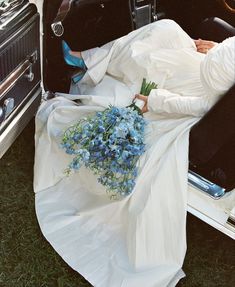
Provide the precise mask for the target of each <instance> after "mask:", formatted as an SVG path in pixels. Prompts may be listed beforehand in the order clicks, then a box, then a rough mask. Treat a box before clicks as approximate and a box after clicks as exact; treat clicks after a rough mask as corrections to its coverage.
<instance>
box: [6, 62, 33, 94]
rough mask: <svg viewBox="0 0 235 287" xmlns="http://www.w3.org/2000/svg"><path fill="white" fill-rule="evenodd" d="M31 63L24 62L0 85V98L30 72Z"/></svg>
mask: <svg viewBox="0 0 235 287" xmlns="http://www.w3.org/2000/svg"><path fill="white" fill-rule="evenodd" d="M31 66H32V63H31V62H30V61H29V60H26V61H24V62H23V63H22V64H21V65H20V66H19V67H18V68H16V70H15V71H14V72H12V73H11V75H10V76H9V77H8V78H7V79H6V80H5V81H3V83H2V84H1V85H0V95H1V96H0V97H3V96H4V95H5V94H6V93H7V92H8V91H9V90H10V89H11V88H12V87H13V86H14V85H15V84H16V82H17V81H18V80H19V79H20V78H21V77H22V76H23V75H24V74H25V73H26V72H27V71H28V70H30V68H31Z"/></svg>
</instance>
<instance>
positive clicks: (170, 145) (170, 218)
mask: <svg viewBox="0 0 235 287" xmlns="http://www.w3.org/2000/svg"><path fill="white" fill-rule="evenodd" d="M211 52H212V51H211ZM82 55H83V58H84V60H85V63H86V65H87V67H88V70H87V73H86V75H85V76H84V78H83V79H82V80H81V81H80V82H79V85H78V86H76V87H75V86H73V87H72V91H73V93H75V91H79V94H80V95H76V94H73V95H72V94H70V95H65V94H58V96H57V97H56V98H54V99H52V100H49V101H47V102H43V103H42V105H41V107H40V109H39V111H38V113H37V116H36V135H35V142H36V152H35V170H34V190H35V193H36V199H35V202H36V213H37V218H38V221H39V224H40V227H41V230H42V232H43V234H44V236H45V238H46V239H47V240H48V241H49V242H50V244H51V245H52V246H53V248H54V249H55V250H56V251H57V252H58V254H60V256H61V257H62V258H63V259H64V260H65V261H66V262H67V263H68V264H69V265H70V266H71V267H72V268H73V269H74V270H76V271H77V272H79V273H80V274H81V275H83V276H84V277H85V278H86V279H87V280H88V281H89V282H90V283H91V284H92V285H93V286H98V287H142V286H145V287H164V286H175V285H176V284H177V282H178V281H179V279H180V278H182V277H183V276H184V273H183V271H182V270H181V267H182V264H183V261H184V257H185V252H186V213H187V171H188V137H189V130H190V127H191V126H192V125H193V124H195V123H196V122H197V121H198V119H199V118H200V117H201V116H202V115H203V114H204V113H205V112H206V111H207V110H208V109H209V108H210V107H211V106H212V105H213V103H214V102H215V101H216V100H218V95H214V94H209V93H207V92H206V91H205V90H206V89H205V88H204V86H205V84H204V83H203V81H202V80H201V78H200V63H201V62H202V61H203V60H204V58H205V55H203V54H200V53H197V52H196V47H195V45H194V42H193V41H192V40H191V38H190V37H189V36H188V35H187V34H186V33H185V32H184V31H183V30H182V29H181V28H180V27H179V26H178V25H177V24H176V23H175V22H173V21H170V20H161V21H158V22H155V23H153V24H150V25H148V26H145V27H143V28H141V29H139V30H136V31H133V32H132V33H130V34H128V35H127V36H124V37H122V38H120V39H118V40H116V41H114V42H112V43H109V44H107V45H105V46H103V47H101V48H96V49H92V50H88V51H85V52H83V53H82ZM143 77H146V78H147V80H151V81H154V82H156V83H157V84H158V89H157V90H153V91H152V92H151V94H150V96H149V105H148V106H149V112H148V113H146V114H145V115H144V116H145V118H146V120H147V121H148V125H147V127H146V132H145V143H146V152H145V153H144V154H143V155H142V156H141V158H140V160H139V162H138V168H139V170H138V177H137V179H136V185H135V188H134V190H133V192H132V194H131V195H130V196H128V197H126V198H124V199H123V200H119V201H112V200H110V199H109V197H108V195H107V193H106V191H105V188H104V187H103V186H102V185H101V184H99V183H98V182H97V180H96V177H95V176H94V175H93V174H92V173H91V172H90V171H89V170H87V169H85V168H81V169H80V170H79V171H78V172H76V173H74V174H72V175H71V176H69V177H67V176H66V175H65V173H64V170H65V168H66V167H67V166H68V164H69V162H70V161H71V156H69V155H67V154H65V152H64V150H62V149H61V147H60V142H61V136H62V133H63V131H64V130H65V129H66V128H67V127H68V126H70V125H71V124H73V123H76V122H77V121H78V120H79V119H80V118H82V117H84V116H87V115H88V114H95V112H96V111H100V110H103V109H104V108H105V107H107V106H108V105H109V104H113V105H116V106H127V105H128V104H130V103H131V100H132V99H133V97H134V95H135V94H136V93H138V92H139V89H140V86H141V82H142V79H143ZM204 81H205V80H204ZM223 88H224V87H222V88H221V89H223ZM76 99H80V100H81V101H82V104H81V103H78V102H77V101H74V100H76Z"/></svg>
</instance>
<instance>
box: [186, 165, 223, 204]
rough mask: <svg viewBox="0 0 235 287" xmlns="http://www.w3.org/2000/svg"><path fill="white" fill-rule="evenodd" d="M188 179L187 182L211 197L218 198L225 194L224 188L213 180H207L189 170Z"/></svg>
mask: <svg viewBox="0 0 235 287" xmlns="http://www.w3.org/2000/svg"><path fill="white" fill-rule="evenodd" d="M188 181H189V184H191V185H192V186H194V187H196V188H197V189H198V190H200V191H201V192H204V193H206V194H207V195H208V196H210V197H211V198H213V199H220V198H221V197H222V196H224V195H225V190H226V189H225V188H223V187H221V186H219V185H217V184H215V183H213V182H210V181H209V180H207V179H205V178H204V177H202V176H200V175H199V174H197V173H195V172H193V171H191V170H189V172H188Z"/></svg>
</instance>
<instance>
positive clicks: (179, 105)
mask: <svg viewBox="0 0 235 287" xmlns="http://www.w3.org/2000/svg"><path fill="white" fill-rule="evenodd" d="M217 100H218V97H209V96H202V97H190V96H180V95H179V94H176V93H172V92H169V91H168V90H165V89H156V90H152V91H151V93H150V95H149V98H148V109H149V111H151V112H154V113H159V114H163V113H167V114H181V115H193V116H202V115H204V114H205V113H206V112H207V111H208V110H209V109H210V108H211V107H212V106H213V105H214V104H215V102H216V101H217Z"/></svg>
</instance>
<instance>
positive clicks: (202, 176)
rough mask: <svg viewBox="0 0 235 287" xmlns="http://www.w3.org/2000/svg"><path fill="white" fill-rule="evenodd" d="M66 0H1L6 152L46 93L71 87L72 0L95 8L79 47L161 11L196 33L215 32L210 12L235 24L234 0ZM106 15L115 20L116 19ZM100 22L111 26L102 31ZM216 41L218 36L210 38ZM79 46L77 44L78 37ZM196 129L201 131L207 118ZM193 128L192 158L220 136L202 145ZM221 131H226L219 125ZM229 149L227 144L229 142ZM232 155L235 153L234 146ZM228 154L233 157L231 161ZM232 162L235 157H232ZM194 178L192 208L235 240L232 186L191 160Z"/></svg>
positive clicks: (0, 106) (1, 147)
mask: <svg viewBox="0 0 235 287" xmlns="http://www.w3.org/2000/svg"><path fill="white" fill-rule="evenodd" d="M29 2H31V3H29ZM61 2H62V1H61V0H53V1H52V0H50V1H41V0H31V1H27V0H21V1H20V0H6V1H2V0H1V1H0V156H1V157H2V156H3V155H4V153H5V152H6V151H7V149H8V148H9V147H10V146H11V144H12V143H13V141H14V140H15V139H16V137H17V136H18V135H19V134H20V133H21V131H22V130H23V129H24V127H25V126H26V125H27V123H28V122H29V120H30V119H31V118H32V117H33V116H34V114H35V112H36V110H37V108H38V106H39V104H40V102H41V100H42V99H43V100H47V99H48V98H49V97H51V95H52V94H53V92H56V91H60V92H68V87H69V80H70V75H71V73H72V72H73V71H71V70H70V69H68V68H67V67H66V66H65V64H64V62H63V59H62V53H61V46H60V42H61V35H63V33H66V37H67V38H68V39H72V37H73V35H74V29H69V27H70V25H72V24H71V23H72V22H74V21H77V19H78V18H79V17H76V15H74V14H75V12H74V11H71V7H73V6H72V4H73V5H75V7H76V4H74V3H73V2H84V3H85V2H86V3H85V4H89V5H90V7H92V8H89V9H90V11H88V10H87V8H86V5H85V4H84V7H83V10H82V12H81V15H80V19H81V20H80V22H79V23H81V22H83V23H84V25H87V31H88V32H89V33H90V34H89V33H85V34H83V35H82V36H81V37H83V38H82V41H81V42H82V43H83V44H84V45H83V47H77V48H79V49H88V48H91V47H95V46H99V45H101V44H104V43H106V42H108V41H110V40H113V39H115V38H118V37H120V36H122V35H124V34H126V33H128V32H130V31H131V30H133V29H138V28H140V27H142V26H143V25H147V24H149V23H150V22H153V21H158V20H159V19H163V18H170V19H174V20H175V21H177V22H178V23H179V24H180V25H181V26H182V27H183V28H184V29H185V30H186V31H187V32H188V33H189V35H191V37H192V38H198V37H202V38H208V37H210V33H211V31H210V30H208V31H207V29H206V26H205V25H204V26H203V25H202V22H203V21H204V20H205V19H206V18H209V17H214V16H216V17H219V18H222V19H224V20H226V21H227V22H228V23H230V24H231V25H233V26H235V3H234V1H233V0H217V1H216V0H207V1H205V0H190V1H188V0H167V1H165V0H130V1H129V0H125V1H123V0H122V1H116V5H114V3H115V1H111V0H103V1H102V0H100V1H95V0H85V1H72V0H70V1H67V2H68V3H67V4H68V7H66V8H65V11H63V12H64V13H60V15H59V16H58V9H59V6H60V4H61ZM88 2H89V3H88ZM111 2H112V3H111ZM117 2H119V3H118V4H117ZM32 3H34V4H36V6H35V5H34V4H32ZM110 3H111V4H110ZM80 4H81V3H80ZM66 9H67V10H66ZM69 9H70V10H69ZM99 9H101V10H102V9H103V10H104V11H105V13H106V14H105V13H104V14H102V15H103V17H104V15H106V18H105V17H104V19H102V17H101V16H100V15H101V14H99V13H100V11H99ZM105 9H106V10H105ZM75 11H76V10H75ZM39 15H40V16H39ZM61 15H62V16H61ZM107 15H108V17H107ZM100 17H101V18H100ZM88 18H89V19H88ZM86 20H87V23H86ZM88 20H89V21H90V22H91V23H89V21H88ZM98 20H99V21H98ZM102 21H110V23H111V24H110V23H107V22H104V23H103V22H102ZM98 22H99V23H98ZM97 25H98V26H97ZM99 25H100V26H99ZM78 26H79V25H78ZM91 26H92V27H93V28H92V29H91ZM39 29H40V33H39ZM97 29H98V30H97ZM99 29H101V30H99ZM102 29H104V30H105V31H104V32H103V33H100V31H102ZM211 40H217V39H214V38H213V37H212V39H211ZM74 46H75V47H76V44H75V43H74ZM41 79H43V80H41ZM234 93H235V91H234V89H233V94H234ZM217 109H218V108H217ZM212 119H213V114H212ZM213 128H215V127H213ZM194 129H196V132H198V130H199V133H200V129H203V122H202V123H200V124H199V126H198V127H197V128H194ZM233 129H234V127H233ZM196 132H195V133H196ZM195 133H194V132H193V129H192V131H191V142H190V144H191V146H190V148H191V149H190V153H191V155H192V158H193V157H195V150H196V151H197V152H198V153H200V152H201V150H202V149H203V148H207V149H208V147H206V144H208V142H210V143H211V145H213V141H214V140H213V137H211V140H210V141H209V140H208V137H209V136H207V137H205V140H204V142H203V143H202V145H201V146H198V145H197V140H198V138H197V137H196V138H197V139H195V138H194V135H195ZM216 133H217V130H216V129H214V134H216ZM204 136H205V135H204ZM218 137H221V135H220V134H219V132H218ZM195 141H196V144H195ZM231 145H232V143H231ZM209 146H210V144H209ZM233 146H234V144H233ZM224 149H225V150H228V149H227V148H226V147H224ZM232 156H233V157H235V156H234V153H233V155H232ZM230 159H231V158H230ZM230 159H229V156H228V160H230ZM224 160H225V159H224ZM231 161H232V162H233V163H234V159H233V160H231ZM234 177H235V174H234ZM188 179H189V185H188V189H189V198H188V212H190V213H192V214H193V215H195V216H196V217H198V218H200V219H201V220H203V221H205V222H206V223H208V224H209V225H211V226H213V227H214V228H216V229H218V230H220V231H221V232H223V233H224V234H226V235H228V236H230V237H231V238H233V239H235V194H234V191H233V190H232V189H231V188H227V187H226V186H223V185H222V184H221V186H220V183H218V182H217V181H216V178H215V182H213V178H210V176H209V177H207V175H206V173H203V170H201V171H200V168H199V169H197V165H196V164H195V163H194V161H193V160H191V162H190V170H189V176H188Z"/></svg>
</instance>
